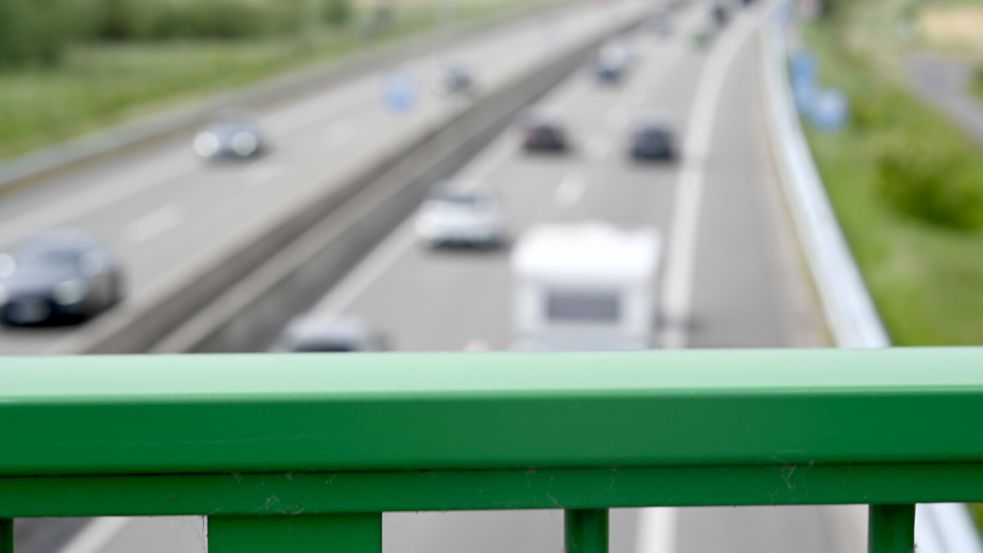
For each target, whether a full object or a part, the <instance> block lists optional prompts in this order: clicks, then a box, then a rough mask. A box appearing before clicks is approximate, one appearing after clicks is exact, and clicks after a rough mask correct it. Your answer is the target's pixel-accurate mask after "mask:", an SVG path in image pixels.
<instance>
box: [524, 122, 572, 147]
mask: <svg viewBox="0 0 983 553" xmlns="http://www.w3.org/2000/svg"><path fill="white" fill-rule="evenodd" d="M522 147H523V148H524V149H525V150H526V151H529V152H533V151H547V152H563V151H566V150H567V149H568V148H569V147H570V144H569V141H568V139H567V133H566V130H565V129H564V128H563V125H561V124H560V122H559V121H558V120H557V119H555V118H552V117H548V116H545V115H542V114H533V115H531V116H530V117H529V119H528V120H527V121H526V123H525V132H524V135H523V140H522Z"/></svg>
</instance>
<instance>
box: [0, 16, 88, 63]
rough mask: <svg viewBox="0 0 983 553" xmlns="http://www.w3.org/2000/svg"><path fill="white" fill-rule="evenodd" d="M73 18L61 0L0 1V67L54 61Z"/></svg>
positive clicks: (59, 56) (61, 50) (63, 43)
mask: <svg viewBox="0 0 983 553" xmlns="http://www.w3.org/2000/svg"><path fill="white" fill-rule="evenodd" d="M75 19H76V18H73V17H72V16H71V14H70V6H69V5H68V4H67V3H66V2H65V1H64V0H0V66H2V65H7V66H10V65H24V64H32V63H41V64H48V65H50V64H53V63H55V62H57V61H58V60H59V59H60V58H61V56H62V54H63V53H64V50H65V45H66V43H67V41H68V40H69V38H70V37H71V34H72V33H71V31H72V28H71V22H72V21H73V20H75Z"/></svg>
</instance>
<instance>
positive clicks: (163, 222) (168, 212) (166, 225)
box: [125, 203, 184, 244]
mask: <svg viewBox="0 0 983 553" xmlns="http://www.w3.org/2000/svg"><path fill="white" fill-rule="evenodd" d="M183 221H184V210H182V209H181V207H180V206H178V205H177V204H174V203H172V204H167V205H165V206H164V207H162V208H160V209H156V210H154V211H151V212H150V213H148V214H146V215H144V216H143V217H140V218H139V219H137V220H135V221H133V222H132V223H130V224H129V225H127V227H126V231H125V232H126V239H127V241H129V242H130V243H131V244H142V243H144V242H149V241H150V240H153V239H154V238H157V237H158V236H160V235H162V234H164V233H165V232H167V231H169V230H171V229H173V228H175V227H177V226H178V225H180V224H181V223H182V222H183Z"/></svg>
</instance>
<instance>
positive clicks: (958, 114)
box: [905, 52, 983, 144]
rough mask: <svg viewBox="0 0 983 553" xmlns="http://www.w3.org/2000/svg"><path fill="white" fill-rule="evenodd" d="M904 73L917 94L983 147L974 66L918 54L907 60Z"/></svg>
mask: <svg viewBox="0 0 983 553" xmlns="http://www.w3.org/2000/svg"><path fill="white" fill-rule="evenodd" d="M905 69H906V70H907V74H908V82H909V83H910V84H911V87H912V88H913V89H914V90H915V92H917V93H918V94H919V95H920V96H921V97H922V98H923V99H924V100H925V101H927V102H929V103H931V104H933V105H934V106H935V107H936V108H938V109H940V110H942V112H943V113H945V114H946V115H948V116H949V118H950V119H952V121H953V123H955V124H956V125H957V126H959V127H960V128H961V129H963V132H965V133H966V134H967V135H969V136H971V137H973V138H974V139H976V141H977V142H979V143H980V144H983V100H980V98H978V97H977V96H975V95H974V94H973V93H972V91H970V86H971V81H972V79H973V65H972V64H971V63H969V62H967V61H966V60H962V59H959V58H955V57H951V56H946V55H944V54H939V53H935V52H919V53H917V54H913V55H911V56H909V57H908V59H906V60H905Z"/></svg>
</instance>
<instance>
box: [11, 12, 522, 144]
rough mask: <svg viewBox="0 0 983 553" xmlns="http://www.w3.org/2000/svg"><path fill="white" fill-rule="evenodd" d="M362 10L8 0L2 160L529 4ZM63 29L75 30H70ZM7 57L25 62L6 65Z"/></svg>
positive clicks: (12, 60) (16, 61) (17, 61)
mask: <svg viewBox="0 0 983 553" xmlns="http://www.w3.org/2000/svg"><path fill="white" fill-rule="evenodd" d="M368 4H369V3H367V2H363V3H359V2H355V3H349V2H348V0H9V2H8V0H4V1H3V2H0V121H3V122H4V123H3V125H0V158H4V157H10V156H13V155H16V154H19V153H22V152H25V151H28V150H31V149H34V148H38V147H41V146H45V145H48V144H51V143H54V142H57V141H60V140H64V139H66V138H70V137H72V136H76V135H79V134H82V133H84V132H87V131H91V130H94V129H98V128H101V127H105V126H107V125H111V124H114V123H117V122H120V121H123V120H126V119H129V118H132V117H134V116H137V115H141V114H145V113H148V112H152V111H155V110H160V109H161V108H165V107H168V106H171V105H174V104H177V103H181V102H184V101H187V100H189V99H193V98H196V97H200V96H203V95H206V94H209V93H213V92H216V91H220V90H223V89H227V88H229V87H234V86H237V85H242V84H245V83H248V82H250V81H255V80H257V79H261V78H263V77H266V76H270V75H273V74H275V73H279V72H283V71H285V70H289V69H292V68H297V67H300V66H303V65H308V64H311V63H316V62H323V61H326V60H330V59H333V58H338V57H341V56H344V55H346V54H349V53H352V52H354V51H356V50H359V49H361V48H365V47H368V46H372V45H376V44H380V43H383V42H386V41H392V40H395V39H399V38H402V37H407V36H409V35H412V34H414V33H425V32H429V31H431V30H432V29H433V28H434V26H435V24H437V23H439V22H447V23H449V24H452V25H462V24H468V23H471V22H475V21H477V20H481V19H486V18H489V17H492V16H495V15H499V14H503V13H506V12H508V11H512V10H519V9H524V7H525V6H526V3H524V2H522V0H488V1H477V0H474V1H468V2H463V3H458V4H455V7H454V9H453V10H450V11H448V12H442V11H440V8H439V6H440V3H439V1H438V0H431V1H427V2H415V3H412V4H407V3H405V2H399V3H396V7H391V8H380V7H379V6H380V5H382V6H385V5H386V3H381V4H380V3H378V2H374V3H372V7H370V6H369V5H368ZM86 5H90V6H89V7H90V8H92V9H95V7H97V5H98V6H102V7H103V8H106V7H111V6H117V7H119V6H129V7H130V8H131V9H130V11H126V10H121V11H120V12H119V13H118V14H117V17H116V19H112V18H110V17H109V16H108V15H107V14H106V13H102V12H94V13H88V12H79V11H73V9H74V10H78V9H79V8H80V7H85V6H86ZM45 6H48V7H52V6H58V7H60V8H61V9H62V10H64V11H53V12H51V14H52V15H51V18H50V19H49V20H47V22H45V20H44V19H43V18H40V19H38V18H33V19H32V17H34V16H38V14H39V13H40V11H42V8H44V7H45ZM135 8H140V9H139V10H136V9H135ZM18 10H19V11H18ZM32 10H33V11H32ZM182 10H183V11H182ZM56 14H61V15H60V17H59V16H57V15H56ZM7 16H16V17H18V18H19V19H16V21H18V22H19V23H18V25H17V29H18V30H17V32H16V33H13V34H8V35H4V33H5V32H6V31H7V30H9V29H7V27H10V26H11V25H10V22H11V19H9V18H6V17H7ZM5 18H6V19H5ZM64 19H78V20H81V22H80V23H76V24H70V23H68V22H66V21H63V20H64ZM109 21H115V23H111V24H110V22H109ZM4 22H6V23H4ZM11 28H12V27H11ZM55 32H59V33H61V37H60V38H58V40H57V41H56V42H57V44H54V45H48V46H44V45H43V44H39V43H35V42H32V40H31V39H29V38H28V35H30V34H31V33H34V35H35V37H36V38H38V41H39V42H40V43H44V39H43V37H45V36H48V34H51V33H55ZM4 37H6V38H4ZM5 48H7V57H6V58H4V49H5ZM11 48H14V49H15V50H17V51H18V52H20V53H19V54H15V55H11V54H10V49H11Z"/></svg>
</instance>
